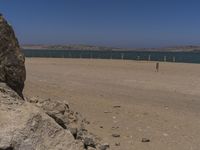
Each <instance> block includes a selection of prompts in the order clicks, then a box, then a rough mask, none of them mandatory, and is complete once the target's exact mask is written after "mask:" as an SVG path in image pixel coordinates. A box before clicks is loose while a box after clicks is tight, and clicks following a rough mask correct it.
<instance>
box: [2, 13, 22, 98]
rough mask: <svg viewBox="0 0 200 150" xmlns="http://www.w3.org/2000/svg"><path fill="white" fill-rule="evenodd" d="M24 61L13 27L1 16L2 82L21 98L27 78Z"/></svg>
mask: <svg viewBox="0 0 200 150" xmlns="http://www.w3.org/2000/svg"><path fill="white" fill-rule="evenodd" d="M24 61H25V59H24V55H23V54H22V53H21V51H20V47H19V44H18V41H17V39H16V37H15V33H14V31H13V29H12V27H11V26H10V25H9V24H8V23H7V21H6V20H5V19H4V18H3V16H2V15H1V14H0V82H4V83H6V84H7V85H8V86H9V87H11V88H12V89H13V90H14V91H16V92H17V93H18V94H19V95H20V96H21V97H23V95H22V90H23V88H24V81H25V78H26V71H25V65H24Z"/></svg>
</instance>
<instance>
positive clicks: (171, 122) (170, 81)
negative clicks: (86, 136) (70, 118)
mask: <svg viewBox="0 0 200 150" xmlns="http://www.w3.org/2000/svg"><path fill="white" fill-rule="evenodd" d="M155 65H156V63H155V62H142V61H141V62H139V61H127V60H124V61H123V60H93V59H91V60H90V59H39V58H27V59H26V68H27V80H26V86H25V90H24V94H25V96H28V97H32V96H39V97H42V98H51V99H57V100H62V101H66V102H69V104H70V106H71V107H72V108H73V109H74V110H75V111H78V112H80V113H81V114H82V115H83V116H84V117H86V119H87V120H88V121H90V124H89V125H88V126H87V128H88V129H89V130H90V131H91V132H93V133H95V134H97V135H99V136H100V137H102V138H103V139H104V140H105V141H107V142H108V143H110V144H111V149H112V150H199V149H200V119H199V118H200V64H184V63H160V71H159V72H155ZM114 106H117V107H114ZM112 134H119V135H120V137H113V136H112ZM142 138H147V139H150V142H147V143H143V142H141V140H142Z"/></svg>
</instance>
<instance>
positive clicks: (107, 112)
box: [104, 111, 112, 114]
mask: <svg viewBox="0 0 200 150" xmlns="http://www.w3.org/2000/svg"><path fill="white" fill-rule="evenodd" d="M104 113H105V114H109V113H112V112H111V111H104Z"/></svg>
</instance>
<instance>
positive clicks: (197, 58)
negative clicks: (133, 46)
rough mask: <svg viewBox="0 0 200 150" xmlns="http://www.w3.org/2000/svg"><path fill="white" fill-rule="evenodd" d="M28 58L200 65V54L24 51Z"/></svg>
mask: <svg viewBox="0 0 200 150" xmlns="http://www.w3.org/2000/svg"><path fill="white" fill-rule="evenodd" d="M23 52H24V54H25V56H26V57H51V58H94V59H127V60H152V61H167V62H184V63H200V53H199V52H141V51H140V52H138V51H85V50H84V51H79V50H70V51H69V50H67V51H66V50H23Z"/></svg>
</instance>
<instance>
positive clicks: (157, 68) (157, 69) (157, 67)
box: [156, 62, 159, 72]
mask: <svg viewBox="0 0 200 150" xmlns="http://www.w3.org/2000/svg"><path fill="white" fill-rule="evenodd" d="M156 72H159V62H157V63H156Z"/></svg>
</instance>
